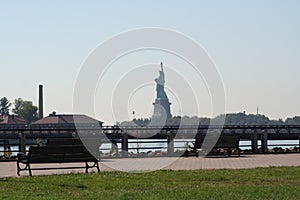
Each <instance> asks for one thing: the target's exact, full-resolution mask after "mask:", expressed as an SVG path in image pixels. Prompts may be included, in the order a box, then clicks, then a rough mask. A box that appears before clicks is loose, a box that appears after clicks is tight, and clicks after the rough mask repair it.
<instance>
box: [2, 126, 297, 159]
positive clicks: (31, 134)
mask: <svg viewBox="0 0 300 200" xmlns="http://www.w3.org/2000/svg"><path fill="white" fill-rule="evenodd" d="M82 131H86V132H87V133H93V134H94V135H96V137H97V136H99V137H98V138H100V139H101V141H102V143H107V144H110V145H111V147H110V148H108V149H107V150H109V149H110V150H111V151H116V153H118V154H120V156H122V157H128V156H129V155H128V152H130V151H132V150H135V151H136V152H138V153H139V152H140V151H147V150H149V151H150V150H152V151H154V150H155V149H160V150H161V151H162V152H164V153H163V155H165V156H173V155H174V154H175V155H176V148H181V149H182V148H184V146H181V147H178V146H177V147H176V145H175V143H176V142H181V143H182V142H193V141H194V140H195V138H197V137H198V136H200V135H201V136H203V135H206V134H208V133H213V132H221V134H222V135H239V136H240V140H241V141H249V142H250V145H248V146H249V147H248V149H250V153H268V152H269V151H268V149H269V148H270V147H272V146H273V147H275V146H276V147H280V146H287V144H272V145H270V144H269V141H272V140H280V141H284V140H293V141H296V142H295V143H294V144H290V146H291V147H298V148H299V146H300V125H272V126H266V125H243V126H231V125H225V126H223V127H222V126H198V127H195V126H183V127H178V126H164V127H155V126H152V127H139V126H134V127H128V126H127V127H119V126H102V127H101V129H99V128H95V127H93V126H89V125H85V126H76V127H75V125H74V124H66V125H54V126H53V125H34V126H30V125H2V126H0V146H3V147H7V146H8V145H10V146H12V145H15V146H18V147H19V149H18V150H16V152H25V151H26V146H27V145H32V144H37V142H38V141H45V140H47V139H48V138H72V137H73V138H74V137H78V132H82ZM149 135H151V136H150V137H147V136H149ZM131 143H137V145H136V147H130V144H131ZM154 143H155V144H157V143H162V144H163V145H164V147H155V146H151V144H154ZM139 144H148V146H147V147H143V146H142V145H139ZM163 145H162V146H163ZM119 146H120V148H118V147H119ZM3 149H4V151H6V149H5V148H3ZM0 153H2V152H0ZM248 153H249V152H248Z"/></svg>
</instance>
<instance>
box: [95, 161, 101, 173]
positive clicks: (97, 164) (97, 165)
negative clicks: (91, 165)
mask: <svg viewBox="0 0 300 200" xmlns="http://www.w3.org/2000/svg"><path fill="white" fill-rule="evenodd" d="M95 163H96V168H97V171H98V172H100V167H99V162H95Z"/></svg>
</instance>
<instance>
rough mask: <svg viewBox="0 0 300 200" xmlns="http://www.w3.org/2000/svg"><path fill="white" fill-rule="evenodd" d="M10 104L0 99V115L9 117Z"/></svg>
mask: <svg viewBox="0 0 300 200" xmlns="http://www.w3.org/2000/svg"><path fill="white" fill-rule="evenodd" d="M10 106H11V103H10V102H9V100H8V99H7V98H6V97H3V98H1V99H0V115H9V107H10Z"/></svg>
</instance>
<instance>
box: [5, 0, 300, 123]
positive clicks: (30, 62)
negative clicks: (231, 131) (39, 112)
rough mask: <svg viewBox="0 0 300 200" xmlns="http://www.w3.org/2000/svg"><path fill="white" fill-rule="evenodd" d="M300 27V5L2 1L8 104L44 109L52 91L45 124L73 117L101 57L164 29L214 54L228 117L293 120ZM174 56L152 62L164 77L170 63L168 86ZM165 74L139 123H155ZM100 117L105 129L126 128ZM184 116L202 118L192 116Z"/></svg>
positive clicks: (298, 98) (272, 0)
mask: <svg viewBox="0 0 300 200" xmlns="http://www.w3.org/2000/svg"><path fill="white" fill-rule="evenodd" d="M299 22H300V1H298V0H294V1H292V0H287V1H281V0H264V1H262V0H248V1H246V0H244V1H242V0H236V1H233V0H232V1H230V0H228V1H221V0H220V1H174V0H170V1H154V0H153V1H121V0H120V1H106V2H104V1H0V68H1V84H0V91H1V92H0V96H1V97H2V96H6V97H8V98H9V99H10V100H11V101H13V100H14V99H15V98H17V97H22V98H23V99H26V100H32V101H33V102H34V104H37V88H38V84H39V83H42V84H43V85H44V88H45V90H44V95H45V96H44V99H45V107H44V112H45V115H47V114H48V113H50V112H52V111H56V112H57V113H72V112H73V108H72V97H73V88H74V83H75V81H76V77H77V75H78V73H79V71H80V67H81V65H82V63H83V62H84V60H85V59H86V58H87V57H88V55H89V53H90V52H91V51H93V50H94V49H95V48H96V47H97V46H98V45H99V44H100V43H102V42H104V41H105V40H106V39H107V38H110V37H112V36H113V35H116V34H118V33H120V32H124V31H127V30H131V29H136V28H142V27H160V28H167V29H172V30H176V31H179V32H181V33H183V34H185V35H187V36H189V37H191V38H193V39H194V40H196V41H197V42H198V43H199V44H201V45H202V46H203V47H204V48H205V49H206V51H207V52H208V54H209V55H210V57H211V58H212V60H213V61H214V62H215V64H216V65H217V67H218V69H219V72H220V74H221V76H222V79H223V82H224V87H225V92H226V112H239V111H246V112H247V113H256V107H257V106H258V107H259V112H260V113H262V114H265V115H267V116H269V117H270V118H272V119H273V118H275V119H278V118H284V119H285V118H286V117H290V116H295V115H300V104H299V102H300V92H299V88H300V78H299V76H300V56H299V52H300V47H299V46H300V38H299V35H300V23H299ZM146 53H147V52H146ZM146 53H145V52H144V53H143V54H141V55H136V56H139V58H141V57H143V56H146V57H147V54H146ZM167 56H168V55H164V54H159V55H157V52H154V53H153V52H149V55H148V57H147V59H146V60H147V62H152V63H157V70H158V69H159V62H160V60H163V61H164V62H165V64H166V65H167V66H168V67H169V69H167V70H166V84H168V80H169V81H170V82H172V81H174V79H175V78H174V77H175V75H174V76H172V65H173V66H174V67H175V65H176V64H175V63H172V62H171V61H170V62H168V59H167V58H166V57H167ZM132 59H134V58H132ZM174 60H175V59H173V61H174ZM123 62H126V59H125V60H123ZM179 62H180V61H178V63H179ZM121 65H122V63H121V64H120V66H121ZM177 65H178V64H177ZM116 66H118V65H117V64H116ZM182 67H184V64H183V65H182ZM157 70H156V69H155V70H152V71H151V72H153V73H152V74H151V73H148V76H147V78H145V79H147V81H148V80H149V81H148V83H149V84H148V85H147V87H145V90H144V91H140V92H137V95H136V96H134V95H133V96H132V97H131V99H130V101H128V100H126V101H128V102H129V103H128V111H129V112H130V111H131V110H136V112H137V113H136V115H137V117H142V116H144V117H147V116H149V115H151V111H152V110H151V109H152V102H153V101H154V98H155V85H154V80H153V79H154V78H156V77H157V76H158V71H157ZM172 78H173V79H172ZM184 79H185V80H188V79H189V76H188V74H187V75H184ZM191 79H193V77H192V76H191ZM151 81H153V82H152V84H151ZM125 84H126V83H125ZM199 84H200V83H199ZM169 93H170V94H169V96H170V100H171V101H172V102H173V104H172V105H173V106H174V107H172V108H171V109H172V112H173V114H175V115H176V114H179V113H181V112H182V111H181V110H180V108H179V106H178V105H177V103H176V102H178V101H177V100H176V95H172V94H171V91H169ZM147 94H148V95H147ZM207 94H208V93H207V92H204V93H203V99H204V100H200V101H201V102H199V106H200V113H202V114H201V116H210V110H209V109H208V107H209V105H207V104H208V102H209V100H208V99H207V98H208V95H207ZM97 95H98V96H99V95H100V96H101V95H102V94H101V92H99V93H97V94H96V96H97ZM200 98H201V96H200ZM95 99H97V98H95ZM182 101H183V100H182ZM141 102H142V103H141ZM143 103H144V104H143ZM183 103H188V102H186V101H185V102H183ZM135 104H136V105H135ZM144 105H146V106H144ZM96 107H97V106H96ZM98 107H99V105H98ZM98 107H97V109H98V110H97V111H96V117H97V118H98V119H100V120H103V121H104V122H106V123H113V122H114V120H120V119H113V118H111V113H109V110H107V111H105V112H104V111H102V110H101V106H100V107H99V108H98ZM181 114H188V115H196V114H197V113H196V112H195V113H193V110H192V109H190V110H189V109H188V110H187V112H186V113H181ZM129 115H130V113H129ZM145 115H146V116H145ZM129 117H131V116H129ZM122 119H123V118H122Z"/></svg>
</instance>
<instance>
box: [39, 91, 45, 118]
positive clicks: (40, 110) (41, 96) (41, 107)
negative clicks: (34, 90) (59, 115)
mask: <svg viewBox="0 0 300 200" xmlns="http://www.w3.org/2000/svg"><path fill="white" fill-rule="evenodd" d="M43 117H44V108H43V85H39V119H42V118H43Z"/></svg>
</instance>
